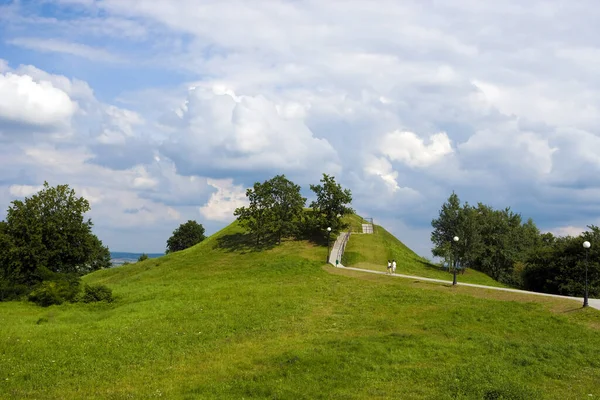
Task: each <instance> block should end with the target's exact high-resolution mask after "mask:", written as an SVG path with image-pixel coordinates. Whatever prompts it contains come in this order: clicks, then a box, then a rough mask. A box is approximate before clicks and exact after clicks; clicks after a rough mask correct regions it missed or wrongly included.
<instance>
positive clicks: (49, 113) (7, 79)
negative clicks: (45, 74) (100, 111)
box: [0, 72, 77, 127]
mask: <svg viewBox="0 0 600 400" xmlns="http://www.w3.org/2000/svg"><path fill="white" fill-rule="evenodd" d="M76 109H77V105H76V103H74V102H72V101H71V99H70V98H69V96H68V95H67V94H66V93H65V92H64V91H62V90H60V89H58V88H56V87H54V85H52V83H51V82H48V81H39V82H36V81H34V80H33V78H32V77H31V76H29V75H17V74H14V73H11V72H8V73H6V74H0V120H4V121H6V122H9V123H10V122H12V123H20V124H27V125H33V126H38V127H48V126H55V125H57V124H64V123H68V122H69V120H70V118H71V117H72V116H73V114H74V113H75V111H76Z"/></svg>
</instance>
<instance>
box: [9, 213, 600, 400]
mask: <svg viewBox="0 0 600 400" xmlns="http://www.w3.org/2000/svg"><path fill="white" fill-rule="evenodd" d="M356 236H358V235H356ZM373 237H374V238H376V237H378V236H375V235H374V236H373ZM355 238H356V237H353V238H352V239H351V240H354V239H355ZM249 242H250V240H248V237H246V236H245V235H244V234H243V232H242V231H241V230H240V228H239V227H238V226H237V225H236V224H233V225H231V226H229V227H227V228H225V229H224V230H222V231H221V232H219V233H217V234H215V235H213V236H211V237H210V238H208V239H207V240H206V241H204V242H203V243H201V244H199V245H197V246H195V247H193V248H190V249H187V250H185V251H182V252H177V253H174V254H170V255H167V256H165V257H161V258H158V259H149V260H146V261H144V262H140V263H136V264H133V265H128V266H124V267H116V268H113V269H109V270H102V271H97V272H95V273H93V274H90V275H88V276H86V277H85V281H87V282H93V283H104V284H106V285H108V286H110V287H111V288H112V289H113V290H114V294H115V296H116V300H115V302H113V303H111V304H64V305H61V306H52V307H49V308H39V307H37V306H34V305H32V304H29V303H19V302H11V303H0V398H2V399H34V398H38V399H39V398H43V399H84V398H85V399H93V398H99V399H147V398H159V397H162V398H166V399H241V398H260V399H276V398H277V399H374V398H375V399H377V398H381V399H383V398H401V399H456V398H458V399H500V398H502V399H583V398H586V399H587V398H592V397H589V396H588V395H589V394H592V395H593V396H594V397H593V398H597V397H598V396H600V386H599V385H598V382H599V381H600V353H599V350H598V349H600V334H599V333H600V313H599V312H597V310H593V309H586V310H582V309H581V308H580V305H579V304H578V303H576V302H571V301H565V300H562V299H553V298H547V299H546V298H540V297H538V296H523V295H516V294H512V293H503V292H493V293H492V291H490V290H479V289H475V288H468V287H460V286H459V287H449V286H446V285H436V284H428V283H422V282H421V283H419V282H413V281H411V280H404V279H391V278H389V277H386V276H379V275H373V274H366V273H360V272H355V271H348V270H341V269H336V268H334V267H331V266H324V265H323V260H324V259H325V256H326V251H327V249H326V248H325V247H324V246H316V245H314V244H312V243H309V242H291V241H289V242H284V243H282V244H281V245H280V246H276V247H273V248H270V249H264V250H262V251H255V250H253V249H252V248H250V247H248V245H247V243H249Z"/></svg>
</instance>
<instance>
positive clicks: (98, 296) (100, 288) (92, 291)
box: [81, 285, 113, 303]
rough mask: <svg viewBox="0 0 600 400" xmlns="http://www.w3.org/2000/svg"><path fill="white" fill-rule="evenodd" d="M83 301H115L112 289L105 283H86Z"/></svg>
mask: <svg viewBox="0 0 600 400" xmlns="http://www.w3.org/2000/svg"><path fill="white" fill-rule="evenodd" d="M81 301H83V302H84V303H93V302H96V301H106V302H108V303H110V302H112V301H113V297H112V289H111V288H109V287H107V286H104V285H85V286H84V288H83V297H82V298H81Z"/></svg>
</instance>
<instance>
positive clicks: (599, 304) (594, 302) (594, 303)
mask: <svg viewBox="0 0 600 400" xmlns="http://www.w3.org/2000/svg"><path fill="white" fill-rule="evenodd" d="M346 233H347V232H341V233H340V235H339V236H338V238H337V240H336V241H335V243H334V244H333V247H332V249H331V253H330V254H331V255H330V257H329V263H330V264H332V265H333V266H336V265H335V260H336V257H337V255H338V254H340V253H343V252H340V249H341V248H342V247H343V246H344V243H343V241H344V237H345V236H346ZM340 258H341V255H340ZM337 267H338V268H344V269H349V270H353V271H359V272H367V273H369V274H379V275H388V274H387V272H385V271H373V270H370V269H362V268H354V267H344V266H343V265H342V263H341V260H340V262H339V263H338V265H337ZM388 276H391V277H396V278H406V279H418V280H420V281H427V282H437V283H445V284H450V285H451V284H452V281H446V280H443V279H433V278H424V277H422V276H414V275H403V274H394V275H388ZM458 285H460V286H471V287H477V288H482V289H492V290H503V291H505V292H514V293H522V294H530V295H535V296H547V297H558V298H562V299H568V300H577V301H579V302H581V303H582V304H583V297H571V296H561V295H558V294H548V293H538V292H529V291H527V290H520V289H509V288H501V287H494V286H485V285H477V284H475V283H462V282H459V283H458ZM588 303H589V305H590V307H592V308H595V309H597V310H600V299H588Z"/></svg>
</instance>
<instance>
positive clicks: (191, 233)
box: [166, 220, 206, 254]
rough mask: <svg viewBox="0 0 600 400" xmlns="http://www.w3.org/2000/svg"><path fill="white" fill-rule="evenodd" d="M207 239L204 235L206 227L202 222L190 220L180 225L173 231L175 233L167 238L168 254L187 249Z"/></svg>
mask: <svg viewBox="0 0 600 400" xmlns="http://www.w3.org/2000/svg"><path fill="white" fill-rule="evenodd" d="M204 239H206V236H204V227H203V226H202V224H199V223H197V222H196V221H193V220H188V221H187V222H186V223H184V224H181V225H179V227H178V228H177V229H175V230H174V231H173V234H172V235H171V237H170V238H169V239H167V251H166V252H167V254H168V253H173V252H176V251H181V250H185V249H187V248H188V247H192V246H194V245H196V244H198V243H200V242H201V241H203V240H204Z"/></svg>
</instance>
